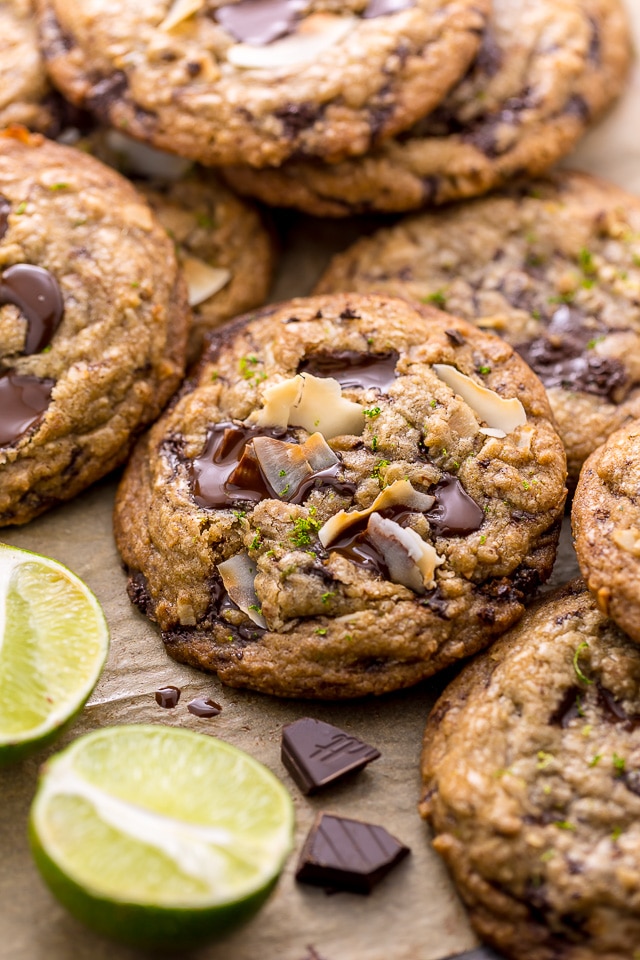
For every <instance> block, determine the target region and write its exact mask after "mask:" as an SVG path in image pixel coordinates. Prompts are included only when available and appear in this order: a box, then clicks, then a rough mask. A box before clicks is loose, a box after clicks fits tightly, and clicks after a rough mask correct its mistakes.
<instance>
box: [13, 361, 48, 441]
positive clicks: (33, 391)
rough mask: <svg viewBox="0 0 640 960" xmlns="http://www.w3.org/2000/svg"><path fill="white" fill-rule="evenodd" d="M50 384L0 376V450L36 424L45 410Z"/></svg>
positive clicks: (38, 380)
mask: <svg viewBox="0 0 640 960" xmlns="http://www.w3.org/2000/svg"><path fill="white" fill-rule="evenodd" d="M54 383H55V381H54V380H41V379H40V378H39V377H30V376H23V375H21V374H19V373H13V372H11V371H10V372H9V373H3V374H2V375H0V446H2V447H6V446H8V445H9V444H10V443H14V442H15V441H16V440H19V439H20V437H21V436H22V435H23V434H24V433H26V432H27V430H28V429H29V428H30V427H32V426H33V425H34V424H35V423H37V422H38V420H39V419H40V417H41V416H42V414H43V413H44V411H45V410H46V409H47V407H48V406H49V401H50V399H51V391H52V390H53V387H54Z"/></svg>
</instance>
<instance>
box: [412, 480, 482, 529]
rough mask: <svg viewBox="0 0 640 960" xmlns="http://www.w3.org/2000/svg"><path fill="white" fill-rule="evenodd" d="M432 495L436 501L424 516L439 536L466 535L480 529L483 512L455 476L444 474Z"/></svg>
mask: <svg viewBox="0 0 640 960" xmlns="http://www.w3.org/2000/svg"><path fill="white" fill-rule="evenodd" d="M433 495H434V497H435V498H436V502H435V503H434V505H433V506H432V507H431V509H430V510H427V511H426V513H425V516H426V518H427V520H428V521H429V524H430V525H431V528H432V529H433V530H434V531H435V533H436V534H437V535H438V536H439V537H440V536H441V537H466V536H468V534H470V533H474V532H475V531H476V530H479V529H480V527H481V525H482V521H483V520H484V513H483V512H482V510H481V509H480V507H479V506H478V504H477V503H476V502H475V500H474V499H473V498H472V497H470V496H469V494H468V493H467V491H466V490H465V489H464V487H463V486H462V484H461V483H460V481H459V480H458V478H457V477H452V476H450V475H446V476H445V477H444V478H443V479H442V480H441V481H440V483H438V484H437V485H436V487H435V489H434V490H433Z"/></svg>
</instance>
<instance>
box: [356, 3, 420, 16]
mask: <svg viewBox="0 0 640 960" xmlns="http://www.w3.org/2000/svg"><path fill="white" fill-rule="evenodd" d="M409 7H415V0H369V3H368V4H367V6H366V7H365V9H364V12H363V14H362V19H363V20H370V19H373V17H387V16H389V14H391V13H400V11H401V10H408V9H409Z"/></svg>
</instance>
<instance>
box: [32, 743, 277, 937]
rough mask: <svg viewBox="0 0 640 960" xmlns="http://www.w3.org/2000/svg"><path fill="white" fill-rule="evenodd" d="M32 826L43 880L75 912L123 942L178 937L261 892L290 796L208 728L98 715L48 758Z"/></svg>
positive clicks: (202, 933)
mask: <svg viewBox="0 0 640 960" xmlns="http://www.w3.org/2000/svg"><path fill="white" fill-rule="evenodd" d="M30 833H31V842H32V849H33V853H34V856H35V859H36V863H37V864H38V866H39V868H40V871H41V872H42V875H43V877H44V879H45V881H46V882H47V883H48V885H49V887H50V888H51V890H52V891H53V893H54V894H55V895H56V896H57V897H58V899H59V900H60V901H61V902H62V903H63V904H64V905H65V906H66V907H67V908H68V909H69V910H70V911H71V913H73V914H74V916H76V917H77V918H78V919H79V920H81V921H83V922H84V923H86V924H87V925H88V926H90V927H92V928H93V929H94V930H97V931H98V932H99V933H102V934H105V935H106V936H109V937H111V938H113V939H116V940H121V941H123V942H125V943H130V944H134V945H137V946H147V947H152V946H165V947H169V946H170V947H182V948H184V947H187V946H191V945H193V944H195V943H198V942H200V941H202V940H206V939H209V938H211V937H215V936H218V935H220V934H222V933H225V932H226V931H227V930H228V929H230V928H231V927H232V926H235V925H236V924H237V923H239V922H241V921H242V920H245V919H248V918H249V917H250V916H251V915H252V914H253V913H255V912H256V911H257V910H258V908H259V907H260V906H261V905H262V904H263V902H264V901H265V900H266V899H267V897H268V895H269V893H270V892H271V890H272V889H273V887H274V886H275V883H276V881H277V879H278V876H279V875H280V872H281V871H282V868H283V866H284V862H285V859H286V857H287V854H288V853H289V851H290V849H291V845H292V833H293V804H292V802H291V798H290V796H289V794H288V793H287V791H286V790H285V788H284V787H283V785H282V784H281V783H280V781H279V780H278V779H276V777H275V776H274V775H273V774H272V773H271V772H270V771H269V770H267V768H266V767H264V766H262V764H261V763H258V761H257V760H254V759H253V758H252V757H250V756H248V755H247V754H246V753H243V752H242V751H241V750H238V749H237V748H235V747H232V746H230V745H229V744H227V743H224V742H222V741H220V740H215V739H214V738H213V737H209V736H206V735H204V734H199V733H192V732H191V731H189V730H182V729H179V728H176V727H168V726H160V725H159V726H143V725H140V726H121V727H106V728H104V729H103V730H98V731H95V732H94V733H89V734H87V735H86V736H84V737H80V738H79V739H78V740H76V741H75V742H74V743H72V744H71V746H69V747H67V749H66V750H63V751H62V752H61V753H59V754H56V755H55V756H54V757H52V758H51V759H50V760H49V761H48V762H47V763H46V765H45V767H44V770H43V774H42V778H41V781H40V785H39V788H38V793H37V794H36V797H35V800H34V802H33V806H32V809H31V824H30Z"/></svg>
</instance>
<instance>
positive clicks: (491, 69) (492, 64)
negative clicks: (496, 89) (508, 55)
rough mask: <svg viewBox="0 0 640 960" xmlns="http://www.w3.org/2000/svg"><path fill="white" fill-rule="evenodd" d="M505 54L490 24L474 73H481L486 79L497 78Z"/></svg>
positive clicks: (483, 38)
mask: <svg viewBox="0 0 640 960" xmlns="http://www.w3.org/2000/svg"><path fill="white" fill-rule="evenodd" d="M503 60H504V54H503V50H502V47H501V46H500V44H499V43H498V41H497V40H496V37H495V34H494V32H493V30H492V29H491V26H490V25H489V24H488V25H487V29H486V30H485V32H484V35H483V37H482V43H481V44H480V49H479V50H478V55H477V57H476V62H475V64H474V72H475V73H481V74H483V75H484V76H485V77H487V78H488V77H495V75H496V73H498V71H499V70H500V68H501V67H502V63H503Z"/></svg>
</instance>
